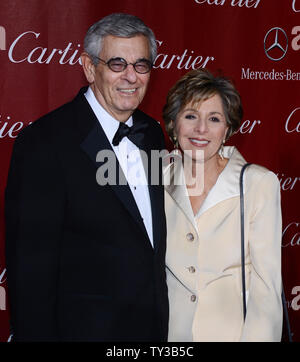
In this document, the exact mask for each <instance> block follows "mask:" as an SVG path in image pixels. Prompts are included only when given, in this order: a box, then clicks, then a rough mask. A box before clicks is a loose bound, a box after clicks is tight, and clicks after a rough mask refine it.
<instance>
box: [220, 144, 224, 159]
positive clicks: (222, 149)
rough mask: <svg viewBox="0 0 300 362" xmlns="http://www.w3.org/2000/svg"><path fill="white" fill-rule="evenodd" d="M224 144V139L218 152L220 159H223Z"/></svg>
mask: <svg viewBox="0 0 300 362" xmlns="http://www.w3.org/2000/svg"><path fill="white" fill-rule="evenodd" d="M224 144H225V140H223V141H222V144H221V148H220V152H219V155H220V157H221V159H222V160H224Z"/></svg>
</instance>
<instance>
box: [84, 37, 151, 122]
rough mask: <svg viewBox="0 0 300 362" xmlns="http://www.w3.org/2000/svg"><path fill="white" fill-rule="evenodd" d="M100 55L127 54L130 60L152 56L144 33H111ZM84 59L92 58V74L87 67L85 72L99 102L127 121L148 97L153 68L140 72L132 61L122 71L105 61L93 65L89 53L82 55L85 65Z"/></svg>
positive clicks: (116, 56) (103, 58)
mask: <svg viewBox="0 0 300 362" xmlns="http://www.w3.org/2000/svg"><path fill="white" fill-rule="evenodd" d="M99 58H101V59H102V60H104V61H105V62H107V61H109V60H110V59H111V58H123V59H125V60H126V62H127V63H135V62H136V61H137V60H140V59H150V50H149V43H148V40H147V38H146V37H145V36H143V35H137V36H134V37H132V38H120V37H115V36H111V35H108V36H106V37H104V39H103V43H102V49H101V52H100V54H99ZM84 59H86V61H87V62H90V64H89V67H88V68H89V70H88V74H87V70H86V69H85V74H86V76H87V79H88V81H89V83H90V86H91V88H92V90H93V91H94V94H95V96H96V98H97V100H98V102H99V103H100V104H101V105H102V107H103V108H104V109H105V110H106V111H107V112H108V113H110V114H111V115H112V116H113V117H114V118H115V119H117V120H118V121H120V122H125V121H127V119H128V118H129V117H130V116H131V115H132V113H133V112H134V110H135V109H136V108H137V107H138V106H139V104H140V103H141V101H142V100H143V98H144V95H145V93H146V90H147V86H148V83H149V79H150V72H149V73H146V74H140V73H137V72H136V71H135V70H134V68H133V66H132V65H128V66H127V68H126V69H125V70H123V71H122V72H113V71H112V70H111V69H109V67H108V66H107V65H105V64H104V63H102V62H99V64H98V65H97V66H94V65H92V64H91V60H90V59H87V57H85V58H84V57H83V58H82V60H83V65H84ZM84 68H86V67H85V65H84Z"/></svg>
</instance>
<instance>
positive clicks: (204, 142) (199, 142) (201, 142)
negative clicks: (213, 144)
mask: <svg viewBox="0 0 300 362" xmlns="http://www.w3.org/2000/svg"><path fill="white" fill-rule="evenodd" d="M189 141H190V142H191V143H192V144H193V145H195V146H197V147H205V146H207V145H208V144H209V142H210V141H207V140H198V139H197V138H189Z"/></svg>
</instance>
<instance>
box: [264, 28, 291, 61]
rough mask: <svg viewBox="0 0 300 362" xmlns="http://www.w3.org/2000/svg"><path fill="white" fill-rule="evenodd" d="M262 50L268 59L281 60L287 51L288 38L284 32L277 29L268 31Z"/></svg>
mask: <svg viewBox="0 0 300 362" xmlns="http://www.w3.org/2000/svg"><path fill="white" fill-rule="evenodd" d="M282 34H283V35H282ZM264 49H265V53H266V56H267V57H268V58H269V59H271V60H274V61H278V60H281V59H282V58H283V57H284V56H285V55H286V52H287V50H288V37H287V35H286V33H285V31H284V30H283V29H281V28H278V27H275V28H272V29H270V30H269V31H268V32H267V34H266V36H265V39H264ZM274 49H275V50H274ZM270 53H271V55H270Z"/></svg>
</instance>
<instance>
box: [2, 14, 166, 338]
mask: <svg viewBox="0 0 300 362" xmlns="http://www.w3.org/2000/svg"><path fill="white" fill-rule="evenodd" d="M84 47H85V51H84V53H83V54H82V57H81V60H82V65H83V70H84V73H85V75H86V78H87V81H88V83H89V87H86V88H83V89H81V90H80V92H79V94H78V95H77V96H76V98H75V99H74V100H73V101H71V102H70V103H67V104H65V105H63V106H62V107H60V108H59V109H56V110H54V111H52V112H51V113H49V114H47V115H45V116H43V117H42V118H41V119H39V120H38V121H36V122H34V123H33V124H31V125H30V126H28V127H27V128H26V129H25V130H24V131H22V132H21V133H20V134H19V136H18V138H17V139H16V141H15V144H14V149H13V155H12V160H11V166H10V171H9V176H8V183H7V188H6V206H5V214H6V261H7V276H8V279H7V282H8V292H9V299H10V311H11V325H12V332H13V335H14V337H13V339H14V340H15V341H165V340H166V338H167V329H168V328H167V325H168V299H167V287H166V281H165V248H166V245H165V239H166V228H165V215H164V206H163V205H164V196H163V186H162V183H161V182H160V181H161V168H160V166H157V167H151V164H150V163H149V162H148V164H146V163H145V162H144V161H145V157H142V156H145V155H146V156H147V157H148V161H150V159H151V157H150V156H151V155H150V154H151V151H153V150H158V151H160V150H162V149H163V148H164V137H163V132H162V130H161V128H160V125H159V123H158V122H156V121H155V120H153V119H152V118H151V117H149V116H148V115H146V114H145V113H143V112H142V111H140V110H138V109H137V107H138V106H139V104H140V103H141V101H142V99H143V97H144V95H145V92H146V89H147V86H148V82H149V77H150V71H151V67H152V64H153V62H154V60H155V57H156V41H155V37H154V34H153V32H152V31H151V30H150V29H149V28H148V27H147V26H146V25H145V24H144V23H143V22H142V21H141V20H140V19H139V18H137V17H135V16H132V15H129V14H111V15H109V16H107V17H105V18H103V19H102V20H100V21H99V22H97V23H96V24H94V25H93V26H92V27H91V28H90V29H89V30H88V32H87V34H86V37H85V40H84ZM99 152H100V153H101V152H110V153H109V154H113V155H115V158H116V162H115V163H114V162H112V163H111V164H110V165H109V167H107V164H106V163H105V160H104V159H102V158H101V157H99ZM132 154H134V155H135V156H134V157H132ZM97 155H98V156H97ZM98 161H99V162H98ZM114 164H115V165H116V170H115V169H114V167H112V165H114ZM101 167H107V172H108V173H109V172H113V173H114V172H115V171H116V174H117V176H118V177H116V178H113V179H115V180H116V182H110V183H109V184H107V183H106V184H105V182H104V181H105V177H106V176H107V172H104V173H103V177H101V174H102V173H101V172H98V171H99V170H101ZM132 170H136V171H137V172H136V174H137V175H138V176H137V177H136V178H134V177H133V178H132V177H131V178H130V182H128V183H127V184H126V183H124V182H119V180H121V179H122V180H123V181H124V180H125V181H126V180H128V179H129V178H128V175H129V174H132ZM153 172H154V173H156V174H157V175H156V179H159V182H158V183H157V184H151V183H150V182H149V180H150V179H151V176H153ZM96 175H97V177H96ZM99 175H100V176H99ZM104 176H105V177H104ZM108 176H109V175H108ZM157 176H158V177H157ZM108 178H109V177H108ZM154 179H155V177H154Z"/></svg>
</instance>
